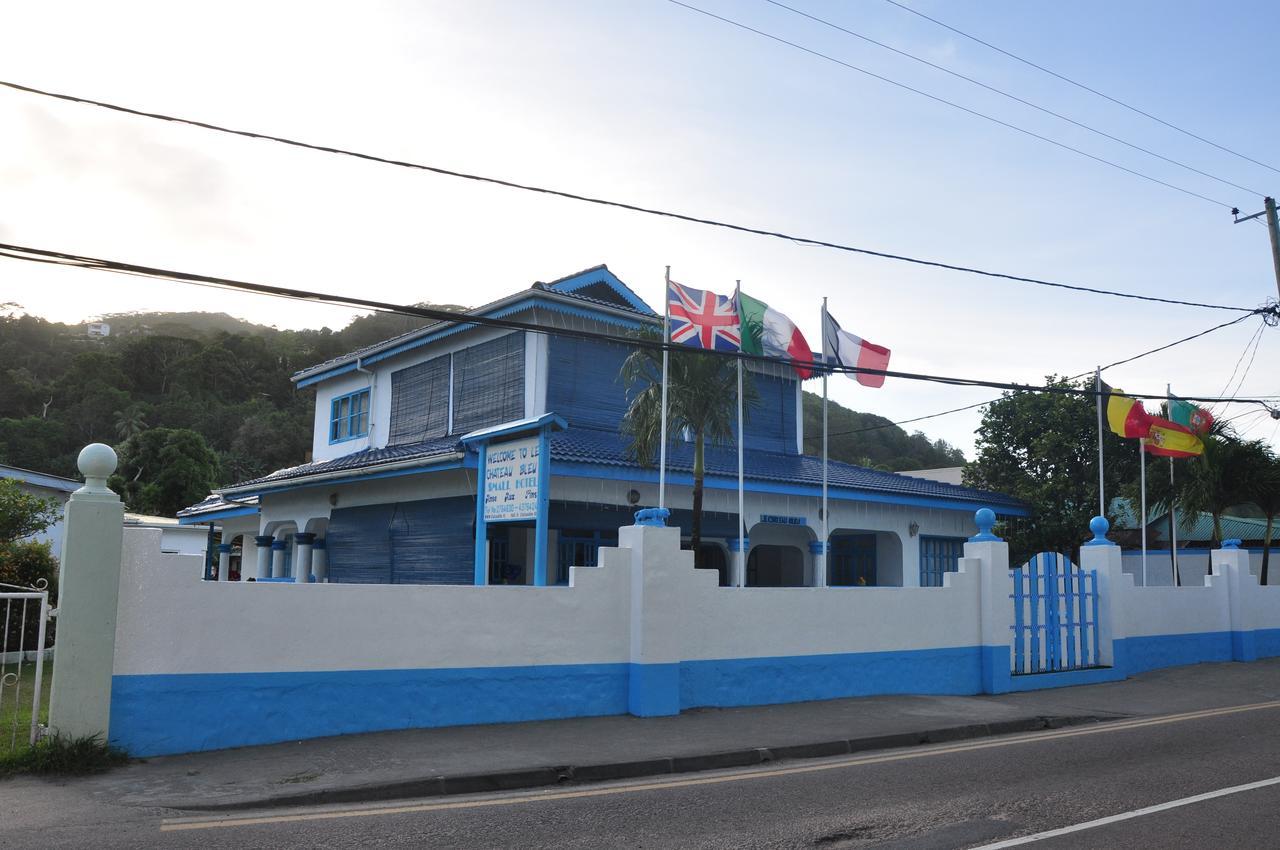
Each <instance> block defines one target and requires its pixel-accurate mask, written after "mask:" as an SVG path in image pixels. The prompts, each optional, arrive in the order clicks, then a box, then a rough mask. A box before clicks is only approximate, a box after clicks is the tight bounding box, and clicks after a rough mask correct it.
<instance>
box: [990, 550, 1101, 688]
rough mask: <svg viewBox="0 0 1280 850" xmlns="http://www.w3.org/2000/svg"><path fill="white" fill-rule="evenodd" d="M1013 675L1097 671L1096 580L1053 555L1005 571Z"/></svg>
mask: <svg viewBox="0 0 1280 850" xmlns="http://www.w3.org/2000/svg"><path fill="white" fill-rule="evenodd" d="M1009 576H1010V578H1012V580H1013V593H1012V594H1011V595H1010V597H1009V598H1010V599H1011V600H1012V601H1013V625H1012V626H1011V627H1010V628H1011V630H1012V632H1013V636H1012V637H1013V652H1012V655H1011V658H1010V667H1011V671H1012V672H1013V673H1015V674H1026V673H1048V672H1058V671H1062V670H1078V669H1082V668H1085V667H1096V666H1098V632H1097V623H1098V576H1097V573H1096V571H1093V570H1090V571H1085V570H1082V569H1080V567H1079V566H1077V565H1076V564H1073V563H1072V562H1071V561H1070V559H1068V558H1067V557H1065V556H1064V555H1061V554H1059V553H1057V552H1040V553H1038V554H1036V555H1034V556H1032V558H1031V559H1030V560H1029V561H1027V563H1025V564H1023V565H1022V566H1021V567H1017V568H1015V569H1013V570H1011V571H1010V573H1009Z"/></svg>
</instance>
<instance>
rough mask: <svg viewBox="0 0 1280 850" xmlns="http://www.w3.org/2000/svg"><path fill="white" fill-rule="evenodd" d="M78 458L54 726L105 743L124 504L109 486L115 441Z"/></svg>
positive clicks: (62, 578)
mask: <svg viewBox="0 0 1280 850" xmlns="http://www.w3.org/2000/svg"><path fill="white" fill-rule="evenodd" d="M76 463H77V465H78V466H79V468H80V472H81V474H83V475H84V477H85V483H84V486H83V487H81V488H80V489H79V490H77V491H75V492H74V493H72V494H71V498H70V500H69V501H68V502H67V506H66V525H65V529H66V530H65V532H64V537H63V544H62V565H61V567H60V568H59V571H58V589H59V593H58V609H57V613H58V640H57V648H56V649H55V650H54V662H55V663H54V671H53V693H52V695H51V697H50V700H49V726H50V728H52V729H53V730H54V731H56V732H58V733H60V734H62V735H65V736H68V737H71V738H79V737H83V736H86V735H97V736H100V737H101V738H102V740H104V741H105V740H106V739H107V736H108V734H109V732H110V730H111V675H112V671H113V667H114V665H115V647H116V605H117V603H118V601H119V595H120V561H121V551H122V547H123V536H124V532H123V521H124V506H123V505H122V504H121V503H120V497H119V496H117V495H116V494H115V493H113V492H111V490H110V489H109V488H108V487H107V476H109V475H110V474H111V473H112V472H114V471H115V468H116V453H115V452H114V451H112V449H111V447H110V446H105V445H103V444H101V443H93V444H91V445H88V446H85V447H84V449H83V450H82V451H81V452H80V457H79V459H78V460H77V462H76Z"/></svg>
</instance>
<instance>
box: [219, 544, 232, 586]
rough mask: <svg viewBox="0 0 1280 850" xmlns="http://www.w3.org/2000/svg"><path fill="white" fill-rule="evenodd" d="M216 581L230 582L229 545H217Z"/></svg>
mask: <svg viewBox="0 0 1280 850" xmlns="http://www.w3.org/2000/svg"><path fill="white" fill-rule="evenodd" d="M218 581H231V544H230V543H219V544H218Z"/></svg>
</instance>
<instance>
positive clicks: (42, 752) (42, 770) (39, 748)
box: [0, 733, 129, 776]
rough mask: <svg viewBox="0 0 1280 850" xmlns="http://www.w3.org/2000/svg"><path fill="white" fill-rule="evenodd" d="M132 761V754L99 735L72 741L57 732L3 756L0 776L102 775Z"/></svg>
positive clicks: (0, 759)
mask: <svg viewBox="0 0 1280 850" xmlns="http://www.w3.org/2000/svg"><path fill="white" fill-rule="evenodd" d="M127 761H129V754H128V753H126V752H125V751H124V750H121V749H117V748H116V747H113V746H111V745H110V744H107V743H104V742H103V740H102V737H101V736H99V735H86V736H84V737H82V738H68V737H64V736H62V735H59V734H57V733H54V734H52V735H49V736H48V737H45V738H42V739H40V740H39V741H37V742H36V745H35V746H34V747H26V748H24V749H21V750H18V751H15V752H13V753H11V754H9V755H6V756H0V776H13V775H15V774H18V773H27V774H34V775H37V776H83V775H85V774H89V773H102V772H103V771H105V770H110V769H111V768H113V767H117V766H119V765H122V764H124V763H126V762H127Z"/></svg>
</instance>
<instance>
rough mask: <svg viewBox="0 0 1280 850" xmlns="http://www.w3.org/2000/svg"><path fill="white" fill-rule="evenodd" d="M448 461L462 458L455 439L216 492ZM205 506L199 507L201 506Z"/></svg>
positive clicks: (299, 469) (280, 472) (321, 463)
mask: <svg viewBox="0 0 1280 850" xmlns="http://www.w3.org/2000/svg"><path fill="white" fill-rule="evenodd" d="M448 457H456V458H461V457H462V445H461V442H460V440H459V438H458V437H440V438H438V439H434V440H423V441H422V442H419V443H405V444H402V445H398V446H386V447H385V448H381V449H361V450H360V451H358V452H352V453H351V454H349V455H343V456H342V457H336V458H333V459H332V460H317V461H312V462H311V463H304V464H301V465H299V466H291V467H289V468H288V469H277V470H276V471H275V472H273V473H271V474H270V475H263V476H262V477H260V478H251V479H249V480H248V481H241V482H239V483H237V484H232V485H231V486H229V487H223V488H222V489H221V490H219V491H218V492H219V493H231V494H234V493H236V492H240V491H244V490H246V489H250V488H255V487H256V488H259V489H261V490H270V489H272V487H273V486H274V485H276V484H281V483H285V482H289V481H294V480H296V479H299V478H315V477H317V476H326V477H346V476H344V475H341V473H348V472H350V473H355V472H366V471H371V470H374V469H377V468H382V467H388V466H394V467H400V466H404V465H406V463H408V462H412V465H413V466H420V465H422V464H424V463H426V462H427V461H431V460H437V459H441V458H448ZM210 498H213V497H210ZM236 500H237V501H241V499H240V498H239V497H236ZM207 501H209V500H208V499H206V500H205V502H207ZM205 502H201V503H200V504H201V505H203V504H204V503H205ZM187 510H188V511H190V510H193V508H187ZM184 513H185V511H181V512H179V513H178V516H182V515H183V514H184Z"/></svg>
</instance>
